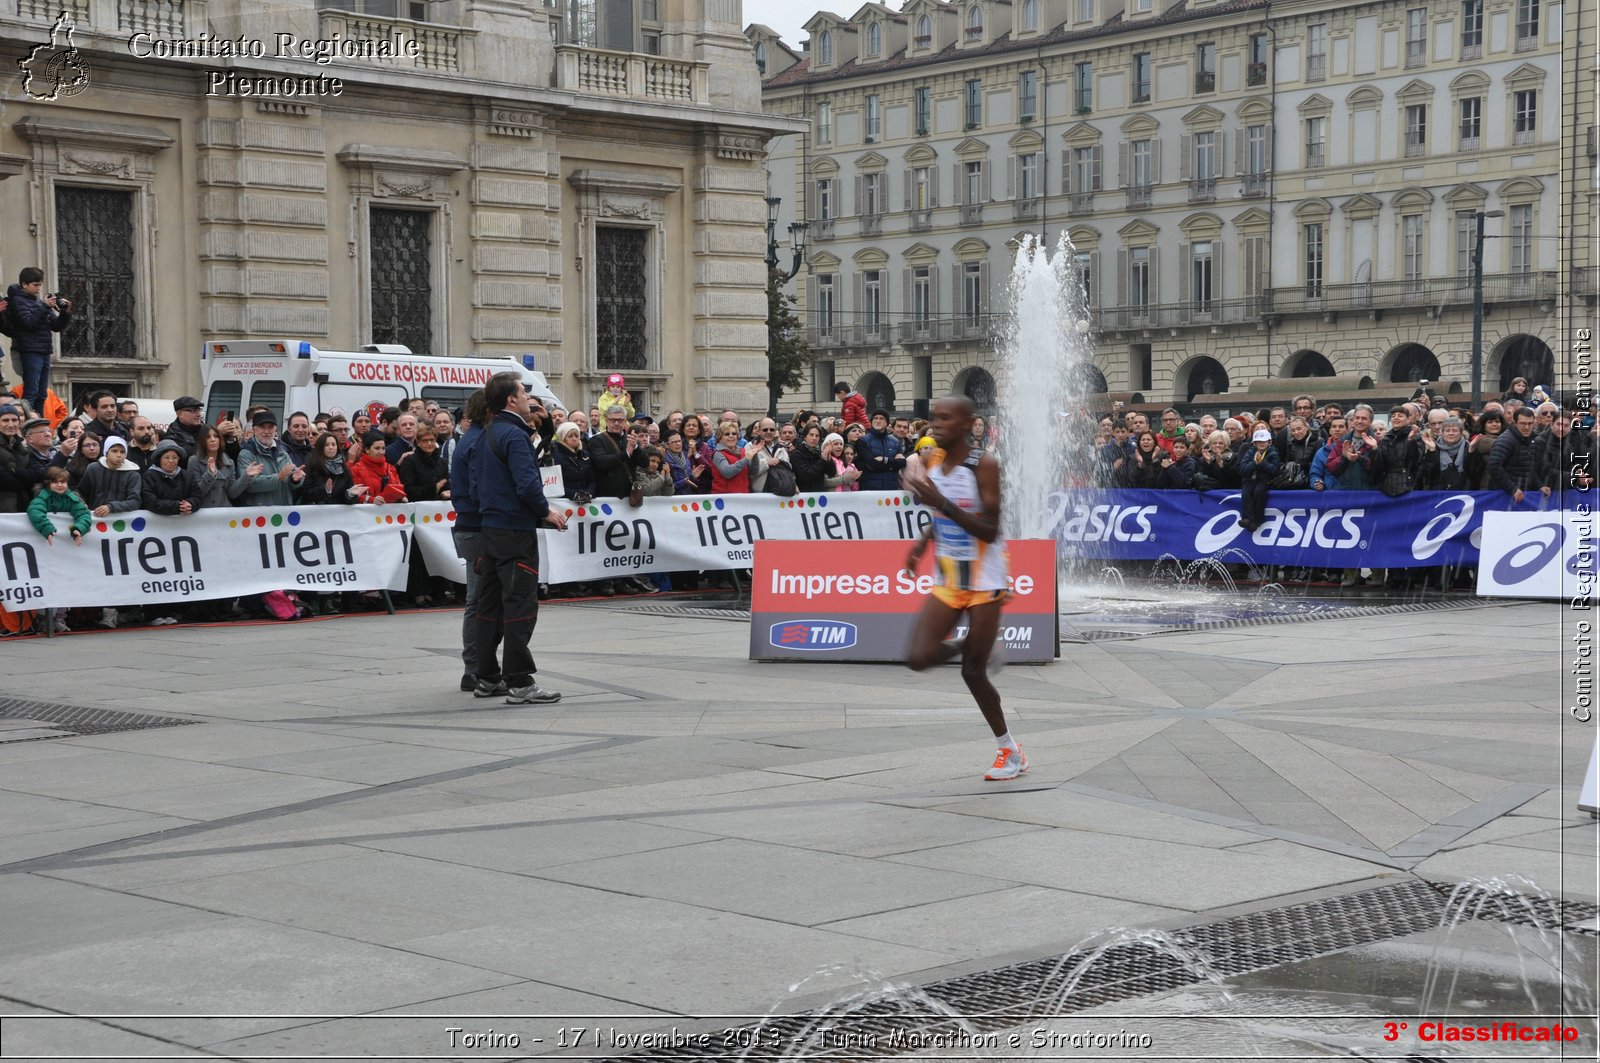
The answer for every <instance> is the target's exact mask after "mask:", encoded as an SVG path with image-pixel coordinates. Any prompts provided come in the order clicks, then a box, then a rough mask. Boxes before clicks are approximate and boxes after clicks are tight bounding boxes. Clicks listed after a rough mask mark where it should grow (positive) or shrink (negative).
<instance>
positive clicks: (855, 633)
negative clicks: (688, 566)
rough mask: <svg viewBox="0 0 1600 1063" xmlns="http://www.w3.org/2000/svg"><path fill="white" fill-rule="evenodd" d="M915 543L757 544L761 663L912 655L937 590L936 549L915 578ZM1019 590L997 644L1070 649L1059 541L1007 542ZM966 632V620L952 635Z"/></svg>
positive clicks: (753, 644)
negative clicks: (1062, 610) (909, 565)
mask: <svg viewBox="0 0 1600 1063" xmlns="http://www.w3.org/2000/svg"><path fill="white" fill-rule="evenodd" d="M909 548H910V546H909V544H908V543H906V542H903V541H897V540H892V539H890V540H882V539H870V540H867V541H865V542H853V543H850V544H848V545H845V544H844V543H839V542H817V541H811V542H806V541H792V540H791V541H764V542H758V543H757V544H756V546H755V568H754V570H753V575H752V580H753V589H752V594H751V603H750V659H751V660H800V661H806V660H831V661H903V660H905V658H906V649H907V647H908V645H909V644H910V641H911V631H912V628H913V627H914V626H915V625H916V620H917V614H918V613H920V612H921V611H922V603H923V602H924V601H925V600H926V599H927V597H928V594H929V593H930V592H931V591H932V590H933V587H934V577H933V574H932V569H933V556H932V553H931V552H928V553H925V554H924V555H923V558H922V564H921V565H920V566H918V569H917V572H916V574H915V575H913V574H910V573H907V572H906V571H905V570H904V569H903V568H902V566H903V565H904V564H905V558H906V552H907V550H908V549H909ZM1007 549H1008V552H1009V556H1010V559H1011V596H1010V597H1009V598H1008V599H1007V600H1006V602H1005V605H1004V606H1003V612H1002V617H1001V621H1000V637H999V639H998V642H997V645H999V646H1004V647H1005V653H1006V656H1007V658H1008V659H1009V660H1012V661H1049V660H1054V659H1055V658H1056V657H1059V656H1060V638H1059V637H1058V633H1057V632H1058V625H1057V617H1056V553H1055V544H1054V543H1052V542H1049V541H1045V540H1037V541H1036V540H1024V541H1021V542H1011V543H1008V544H1007ZM965 634H966V619H965V617H963V618H962V620H961V621H959V622H958V624H957V627H956V630H955V631H954V632H953V633H952V637H954V638H960V637H962V636H964V635H965Z"/></svg>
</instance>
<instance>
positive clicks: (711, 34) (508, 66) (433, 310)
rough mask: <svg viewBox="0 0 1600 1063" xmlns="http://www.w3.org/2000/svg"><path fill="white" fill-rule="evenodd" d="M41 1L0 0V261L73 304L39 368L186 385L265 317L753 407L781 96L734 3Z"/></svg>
mask: <svg viewBox="0 0 1600 1063" xmlns="http://www.w3.org/2000/svg"><path fill="white" fill-rule="evenodd" d="M61 6H62V5H58V4H56V3H55V2H54V0H51V2H46V0H20V2H19V3H17V4H13V5H11V6H10V7H7V8H4V9H0V70H7V71H16V70H17V68H18V66H17V65H18V64H19V63H24V62H26V63H28V64H29V66H30V67H32V68H33V70H34V74H33V77H32V78H31V80H30V81H29V82H28V84H27V85H26V86H24V85H23V84H22V78H21V77H11V76H10V75H6V77H5V82H6V89H5V103H4V105H3V106H0V271H3V273H4V274H5V275H7V279H8V280H14V279H15V275H16V271H17V269H18V268H20V267H21V266H24V265H39V266H41V267H42V268H43V269H44V270H45V273H46V276H47V278H48V280H47V286H48V289H49V290H57V289H59V290H61V291H64V292H66V293H68V294H69V295H71V296H73V297H75V298H76V299H77V300H78V302H79V307H80V314H79V322H78V324H76V325H74V326H73V328H72V329H71V330H69V332H68V333H67V334H65V335H64V336H63V340H62V346H63V353H62V354H61V356H60V357H58V359H57V362H56V367H55V370H54V374H53V380H54V382H55V385H56V387H57V390H58V391H59V392H60V393H61V394H62V395H63V396H66V395H68V394H69V393H81V392H82V391H83V390H84V389H86V388H89V387H94V386H100V385H108V386H111V387H112V388H114V389H115V390H117V391H118V392H119V393H129V394H133V395H146V396H149V395H165V396H175V395H178V394H181V393H184V392H192V393H198V389H199V386H200V374H201V368H200V361H199V357H198V354H199V350H200V345H201V343H202V342H204V341H213V340H218V339H224V338H229V337H233V338H260V339H267V338H285V337H286V338H292V339H308V340H310V341H312V342H313V343H314V344H316V345H318V346H320V347H325V348H332V349H346V350H348V349H352V348H353V347H355V346H356V345H359V344H363V343H369V342H388V343H404V344H407V345H409V346H410V347H412V349H413V350H416V351H419V352H427V353H430V354H437V355H451V356H462V355H479V356H505V355H513V356H516V357H518V358H522V357H523V356H525V355H530V354H531V355H532V356H533V358H534V364H535V367H536V368H538V369H539V370H541V371H542V372H544V373H545V374H546V376H547V377H548V378H549V380H550V382H551V384H552V386H553V388H554V389H555V391H556V392H557V394H559V395H561V396H562V397H563V398H564V399H565V400H566V401H568V402H571V403H573V404H577V403H580V402H592V401H593V399H594V397H595V396H596V395H597V394H598V392H599V391H600V390H601V386H602V381H603V378H604V377H605V375H606V374H607V373H609V372H611V371H612V370H614V369H615V370H620V371H622V372H624V373H626V375H627V376H628V379H629V387H630V389H632V390H634V391H635V392H636V394H637V397H638V398H639V399H640V400H641V401H642V402H643V404H644V407H645V408H646V409H651V410H658V409H661V408H663V407H667V406H678V405H684V406H689V405H692V406H696V407H707V406H714V407H720V406H723V405H728V406H732V407H734V408H736V409H745V408H748V409H752V410H754V409H761V408H764V406H765V381H766V367H765V357H764V354H765V348H766V326H765V321H766V300H765V291H764V282H765V268H764V266H763V263H762V259H763V256H764V252H765V241H764V238H763V237H764V234H763V223H764V220H765V209H764V206H763V203H762V197H763V194H764V192H765V176H764V173H763V171H762V159H763V155H764V148H765V144H766V141H767V139H768V137H769V136H770V135H771V134H772V133H774V132H776V131H779V130H782V129H785V128H793V123H788V124H787V125H786V123H784V122H783V121H782V120H781V119H773V118H769V117H767V116H765V115H763V114H762V113H761V97H760V87H759V77H758V74H757V70H756V67H755V64H754V62H753V59H752V56H751V54H750V46H749V43H748V41H747V40H746V39H745V38H744V36H743V35H742V33H741V30H740V14H739V4H738V0H623V2H622V3H620V4H619V3H614V2H606V3H600V2H599V0H551V2H547V3H545V4H539V3H534V2H532V0H430V2H428V3H426V4H424V3H418V2H413V0H319V2H318V3H315V4H313V3H291V4H288V5H255V4H249V3H245V2H244V0H67V2H66V4H65V5H64V6H65V9H66V12H67V18H68V21H69V22H70V23H71V25H70V27H69V26H67V25H64V24H61V23H58V22H56V19H57V14H58V11H59V10H60V8H61ZM68 29H70V39H69V35H68V32H67V31H68ZM40 46H43V47H42V49H41V48H40ZM36 49H37V50H38V51H39V54H37V55H33V54H32V53H34V52H35V51H36ZM319 49H320V50H322V51H321V53H319ZM351 53H354V54H351ZM319 54H320V57H319ZM30 55H32V59H31V60H30ZM325 60H326V61H325ZM27 69H28V68H27V67H25V68H24V70H25V71H26V70H27ZM335 89H337V91H335ZM7 375H8V376H10V375H12V374H10V373H8V374H7Z"/></svg>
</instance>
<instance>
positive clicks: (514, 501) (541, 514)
mask: <svg viewBox="0 0 1600 1063" xmlns="http://www.w3.org/2000/svg"><path fill="white" fill-rule="evenodd" d="M484 399H485V401H486V403H487V405H488V408H489V409H490V410H491V411H494V412H493V414H492V415H491V416H490V417H489V418H488V420H487V421H486V422H485V425H484V432H483V438H482V439H481V440H480V441H479V442H478V445H477V447H476V448H475V452H474V453H473V455H472V459H471V460H472V490H473V493H474V494H475V495H476V497H477V502H478V514H479V517H480V519H481V520H482V522H483V530H482V531H481V532H479V536H478V546H479V553H478V652H477V661H476V666H477V685H476V686H475V687H474V688H473V694H474V695H475V696H477V697H483V698H492V697H494V696H495V694H496V693H497V690H496V688H497V687H499V686H500V684H501V679H502V678H504V680H505V686H506V688H507V689H506V704H507V705H548V704H551V703H553V702H557V701H560V700H561V695H560V694H557V693H554V692H552V691H549V690H545V689H544V688H542V687H540V686H539V684H538V683H536V682H534V679H533V673H534V672H535V671H537V668H536V667H535V666H534V663H533V653H532V651H531V650H529V648H528V643H529V642H530V641H531V640H532V639H533V628H534V625H535V624H537V623H538V621H539V524H540V523H541V522H543V523H546V524H550V525H552V526H553V527H555V528H557V529H558V530H562V531H564V530H566V527H567V518H566V517H565V516H563V515H562V514H560V513H558V512H556V511H555V510H552V509H551V508H550V503H549V502H548V501H547V500H546V499H545V497H544V478H543V477H542V476H541V475H540V473H539V466H538V463H537V462H535V461H534V457H533V443H532V438H531V437H532V435H533V430H532V429H531V428H529V427H528V420H527V418H528V408H529V406H530V405H531V403H530V400H529V398H528V392H527V389H526V388H524V387H523V385H522V378H521V377H520V376H519V375H518V374H516V373H496V374H495V375H494V376H492V377H490V378H489V383H488V384H487V385H486V386H485V388H484ZM502 642H503V643H504V646H505V649H504V667H502V664H501V653H500V650H501V643H502Z"/></svg>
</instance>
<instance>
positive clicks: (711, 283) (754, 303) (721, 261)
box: [691, 130, 767, 414]
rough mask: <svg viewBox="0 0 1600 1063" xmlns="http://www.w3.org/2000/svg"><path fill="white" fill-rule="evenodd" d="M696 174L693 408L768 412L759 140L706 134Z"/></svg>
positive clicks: (762, 154)
mask: <svg viewBox="0 0 1600 1063" xmlns="http://www.w3.org/2000/svg"><path fill="white" fill-rule="evenodd" d="M705 137H706V140H705V144H704V147H703V148H702V150H701V161H700V163H699V165H697V166H696V167H695V170H694V174H693V188H692V196H693V199H692V209H693V211H694V233H695V248H694V296H693V310H694V346H695V350H696V354H697V357H696V359H695V365H694V376H695V380H694V386H693V390H692V393H691V401H692V402H693V403H694V404H695V405H696V406H698V407H699V408H700V409H722V408H724V407H726V408H729V409H734V410H738V411H739V412H740V413H741V414H754V413H756V412H759V411H764V410H765V409H766V408H767V291H766V263H765V255H766V220H767V208H766V201H765V198H764V197H765V195H766V173H765V171H764V170H763V169H762V166H761V163H762V160H763V159H764V157H765V152H764V150H763V147H762V143H761V140H760V138H758V137H754V136H749V135H745V134H732V133H722V132H718V131H716V130H708V131H707V132H706V134H705Z"/></svg>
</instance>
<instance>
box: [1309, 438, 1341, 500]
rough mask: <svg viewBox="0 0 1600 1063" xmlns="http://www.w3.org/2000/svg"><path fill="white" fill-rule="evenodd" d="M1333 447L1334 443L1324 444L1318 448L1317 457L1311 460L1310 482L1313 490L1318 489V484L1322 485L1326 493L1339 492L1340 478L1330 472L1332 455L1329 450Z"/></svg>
mask: <svg viewBox="0 0 1600 1063" xmlns="http://www.w3.org/2000/svg"><path fill="white" fill-rule="evenodd" d="M1332 446H1333V444H1332V443H1324V444H1322V446H1320V447H1318V448H1317V456H1316V457H1314V458H1312V459H1311V478H1310V481H1309V482H1310V484H1311V487H1312V489H1313V490H1315V489H1316V486H1317V485H1318V484H1321V485H1322V489H1323V490H1324V491H1337V490H1339V478H1338V477H1337V476H1335V475H1334V474H1333V473H1331V472H1329V471H1328V455H1329V454H1330V453H1332V451H1331V450H1330V449H1329V448H1330V447H1332Z"/></svg>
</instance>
